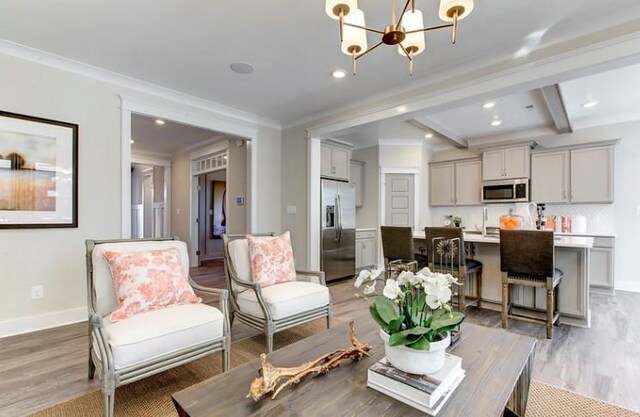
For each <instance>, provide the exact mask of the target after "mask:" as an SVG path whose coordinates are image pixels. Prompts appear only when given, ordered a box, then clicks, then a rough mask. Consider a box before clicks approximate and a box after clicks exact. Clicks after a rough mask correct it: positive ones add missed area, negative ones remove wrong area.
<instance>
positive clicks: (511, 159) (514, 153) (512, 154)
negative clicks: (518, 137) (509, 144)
mask: <svg viewBox="0 0 640 417" xmlns="http://www.w3.org/2000/svg"><path fill="white" fill-rule="evenodd" d="M529 155H530V148H529V147H528V146H521V147H518V148H507V149H505V150H504V178H529V173H530V169H529Z"/></svg>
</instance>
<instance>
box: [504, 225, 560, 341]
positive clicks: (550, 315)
mask: <svg viewBox="0 0 640 417" xmlns="http://www.w3.org/2000/svg"><path fill="white" fill-rule="evenodd" d="M554 254H555V251H554V244H553V232H551V231H549V232H547V231H538V230H500V270H501V271H502V328H506V327H507V321H508V319H509V318H513V319H517V320H524V321H528V322H532V323H541V324H546V327H547V338H548V339H551V338H552V337H553V326H554V324H556V322H557V320H558V316H559V314H558V284H560V281H561V280H562V277H563V275H564V274H563V272H562V271H561V270H559V269H558V268H556V267H555V259H554ZM510 285H524V286H527V287H534V288H544V289H546V291H547V306H546V309H537V308H526V307H522V308H524V309H528V310H533V311H543V312H545V313H546V319H544V320H543V319H537V318H533V317H529V316H523V315H518V314H512V313H511V307H512V306H511V304H510V302H509V301H510V300H509V292H510V288H509V286H510ZM534 291H535V290H534Z"/></svg>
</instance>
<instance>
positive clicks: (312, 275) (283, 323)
mask: <svg viewBox="0 0 640 417" xmlns="http://www.w3.org/2000/svg"><path fill="white" fill-rule="evenodd" d="M252 235H253V236H273V233H254V234H252ZM246 236H247V235H244V234H234V235H226V234H225V235H223V236H222V238H223V240H224V273H225V278H226V281H227V288H228V290H229V292H230V294H231V297H230V300H231V325H233V321H234V319H236V318H237V319H238V321H240V322H241V323H244V324H246V325H247V326H249V327H253V328H254V329H257V330H262V331H264V334H265V338H266V342H267V352H268V353H271V352H272V351H273V335H274V334H275V333H277V332H280V331H282V330H286V329H290V328H292V327H295V326H298V325H300V324H303V323H307V322H310V321H312V320H316V319H319V318H322V317H326V320H327V329H329V328H331V309H332V304H331V298H329V304H328V305H326V306H323V307H320V308H315V309H313V310H309V311H305V312H303V313H300V314H296V315H293V316H290V317H285V318H281V319H277V320H276V319H274V318H273V317H272V315H271V312H270V311H269V308H268V307H267V303H266V301H265V300H264V297H263V296H262V288H261V286H260V284H256V283H254V282H247V281H243V280H241V279H239V278H238V274H237V272H236V269H235V266H234V265H233V261H232V260H231V256H230V255H229V242H231V241H233V240H236V239H245V238H246ZM296 275H297V278H298V280H299V281H307V282H313V280H314V279H315V280H317V281H318V283H319V284H320V285H323V286H325V287H326V286H327V283H326V281H325V277H324V272H323V271H305V270H296ZM237 288H242V289H245V290H250V291H254V292H255V294H256V298H257V300H258V304H259V305H260V308H261V309H262V312H263V314H264V317H260V316H256V315H254V314H251V313H249V312H246V311H243V310H242V308H240V305H239V304H238V301H237V296H238V294H239V293H240V292H242V291H238V290H237Z"/></svg>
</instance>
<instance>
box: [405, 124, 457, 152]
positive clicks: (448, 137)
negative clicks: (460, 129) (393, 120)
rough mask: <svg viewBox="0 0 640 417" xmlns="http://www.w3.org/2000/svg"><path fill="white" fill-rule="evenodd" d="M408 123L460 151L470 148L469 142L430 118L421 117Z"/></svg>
mask: <svg viewBox="0 0 640 417" xmlns="http://www.w3.org/2000/svg"><path fill="white" fill-rule="evenodd" d="M407 122H409V123H411V124H412V125H413V126H415V127H417V128H419V129H422V130H424V131H425V132H427V133H433V134H434V135H436V136H438V137H439V138H441V139H443V140H445V141H446V142H447V143H449V144H450V145H453V146H455V147H456V148H458V149H466V148H468V147H469V141H467V140H466V139H462V138H459V137H458V136H457V135H456V134H455V133H453V132H452V131H450V130H449V129H447V128H446V127H444V126H442V125H441V124H439V123H437V122H436V121H434V120H433V119H430V118H429V117H426V116H420V117H416V118H414V119H409V120H407Z"/></svg>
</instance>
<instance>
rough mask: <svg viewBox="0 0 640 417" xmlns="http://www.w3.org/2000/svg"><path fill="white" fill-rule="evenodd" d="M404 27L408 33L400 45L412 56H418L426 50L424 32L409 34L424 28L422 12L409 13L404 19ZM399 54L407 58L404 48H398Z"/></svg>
mask: <svg viewBox="0 0 640 417" xmlns="http://www.w3.org/2000/svg"><path fill="white" fill-rule="evenodd" d="M402 26H403V27H404V29H405V31H406V32H407V34H406V37H405V38H404V41H402V42H401V43H400V44H401V45H402V46H404V49H405V50H406V51H407V52H409V53H410V54H411V55H412V56H416V55H418V54H420V53H422V51H424V48H425V40H424V32H414V33H409V32H411V31H413V30H420V29H422V28H423V27H424V20H423V19H422V12H421V11H420V10H416V11H415V12H411V11H408V12H406V13H405V15H404V17H403V18H402ZM398 53H399V54H400V55H402V56H405V53H404V51H403V50H402V47H400V46H399V47H398Z"/></svg>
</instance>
